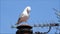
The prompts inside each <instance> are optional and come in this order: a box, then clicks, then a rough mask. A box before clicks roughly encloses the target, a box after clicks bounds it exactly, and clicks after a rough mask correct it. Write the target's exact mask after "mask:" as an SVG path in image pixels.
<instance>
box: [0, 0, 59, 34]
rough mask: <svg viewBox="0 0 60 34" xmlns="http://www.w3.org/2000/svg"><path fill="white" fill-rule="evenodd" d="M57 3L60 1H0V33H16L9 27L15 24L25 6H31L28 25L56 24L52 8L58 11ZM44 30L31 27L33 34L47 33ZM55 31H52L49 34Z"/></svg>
mask: <svg viewBox="0 0 60 34" xmlns="http://www.w3.org/2000/svg"><path fill="white" fill-rule="evenodd" d="M59 3H60V0H0V5H1V8H0V33H2V34H4V33H15V32H16V29H15V28H14V29H12V28H11V25H14V24H15V23H16V22H17V20H18V17H19V15H20V13H22V12H23V10H24V8H25V7H26V6H31V9H32V10H31V12H30V18H29V19H28V21H27V23H28V24H29V25H33V24H43V23H50V22H51V21H55V22H57V18H56V15H55V13H54V12H55V11H54V10H53V9H52V8H56V9H58V10H60V7H59V6H60V4H59ZM45 29H46V28H45ZM45 29H44V30H43V29H42V28H41V29H40V28H38V27H33V32H36V31H47V29H46V30H45ZM55 31H56V30H54V29H52V30H51V32H50V33H54V32H55Z"/></svg>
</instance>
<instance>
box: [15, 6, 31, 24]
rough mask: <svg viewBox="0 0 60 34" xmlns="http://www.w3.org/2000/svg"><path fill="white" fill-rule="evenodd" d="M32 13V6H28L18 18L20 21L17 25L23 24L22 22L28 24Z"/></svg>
mask: <svg viewBox="0 0 60 34" xmlns="http://www.w3.org/2000/svg"><path fill="white" fill-rule="evenodd" d="M30 11H31V7H30V6H27V7H26V8H25V9H24V11H23V12H22V13H21V15H20V17H19V18H18V21H17V23H16V24H17V25H18V24H20V23H22V22H27V20H28V18H29V13H30Z"/></svg>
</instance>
